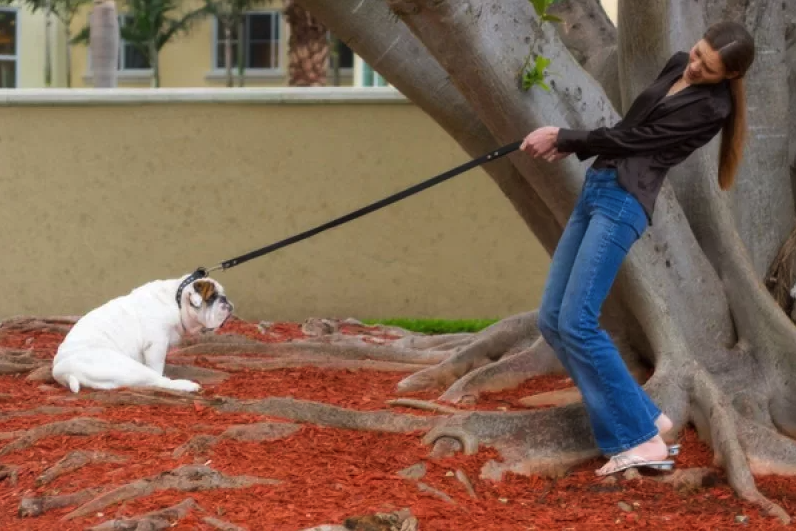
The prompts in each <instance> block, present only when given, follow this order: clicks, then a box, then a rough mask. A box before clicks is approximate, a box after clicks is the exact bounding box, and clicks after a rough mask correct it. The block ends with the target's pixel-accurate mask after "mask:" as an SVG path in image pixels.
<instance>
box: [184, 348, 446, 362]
mask: <svg viewBox="0 0 796 531" xmlns="http://www.w3.org/2000/svg"><path fill="white" fill-rule="evenodd" d="M196 354H207V355H212V354H224V355H225V354H258V355H262V356H271V357H274V358H279V357H287V358H289V357H300V358H301V357H315V356H322V357H328V358H335V359H347V360H380V361H395V362H399V363H416V364H420V365H433V364H435V363H439V362H440V361H442V360H444V359H446V358H447V357H448V355H449V353H448V352H436V351H430V352H425V351H416V350H410V349H401V348H393V347H391V346H373V345H327V344H322V343H253V344H248V343H247V344H244V345H241V344H237V343H231V344H230V343H219V344H212V345H205V344H201V343H200V344H195V345H192V346H189V347H185V348H181V349H179V350H176V351H174V352H173V355H175V356H188V355H196Z"/></svg>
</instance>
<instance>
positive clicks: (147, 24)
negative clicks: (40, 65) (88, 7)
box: [74, 0, 210, 87]
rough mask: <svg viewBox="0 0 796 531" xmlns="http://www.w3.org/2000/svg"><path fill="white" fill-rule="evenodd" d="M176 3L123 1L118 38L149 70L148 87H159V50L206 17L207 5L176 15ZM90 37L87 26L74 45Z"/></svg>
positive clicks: (167, 1) (178, 3)
mask: <svg viewBox="0 0 796 531" xmlns="http://www.w3.org/2000/svg"><path fill="white" fill-rule="evenodd" d="M179 7H180V0H127V2H126V8H127V9H126V11H125V18H124V24H121V25H120V33H121V36H122V39H124V40H125V42H126V43H128V44H130V45H131V46H133V47H135V48H136V49H137V50H138V51H139V52H140V53H141V54H142V55H143V56H144V58H145V59H146V61H147V63H148V64H149V66H150V67H151V68H152V86H153V87H159V86H160V65H159V61H158V57H159V54H160V50H161V49H162V48H163V47H164V46H165V45H166V44H168V43H169V41H170V40H171V39H172V38H174V37H176V36H177V35H180V34H185V33H188V32H189V31H190V30H191V29H192V27H193V24H194V23H195V22H197V21H199V20H201V19H203V18H204V17H206V16H207V15H208V14H210V10H209V9H208V7H207V5H202V6H201V7H198V8H196V9H192V10H190V11H187V12H185V13H179ZM90 38H91V35H90V30H89V28H88V27H86V28H84V29H83V31H82V32H81V33H80V35H78V36H77V37H75V39H74V42H84V41H88V40H89V39H90Z"/></svg>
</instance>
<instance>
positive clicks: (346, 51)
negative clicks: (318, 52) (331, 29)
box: [329, 35, 354, 68]
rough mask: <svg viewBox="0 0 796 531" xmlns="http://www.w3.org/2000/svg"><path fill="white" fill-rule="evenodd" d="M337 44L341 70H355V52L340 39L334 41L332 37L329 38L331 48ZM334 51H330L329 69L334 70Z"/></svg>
mask: <svg viewBox="0 0 796 531" xmlns="http://www.w3.org/2000/svg"><path fill="white" fill-rule="evenodd" d="M335 43H337V53H338V57H339V59H340V68H354V51H353V50H352V49H351V48H349V47H348V45H346V43H344V42H343V41H341V40H340V39H334V38H332V36H331V35H330V36H329V46H330V47H331V46H334V44H335ZM333 51H334V50H332V49H330V50H329V68H332V66H333V65H332V52H333Z"/></svg>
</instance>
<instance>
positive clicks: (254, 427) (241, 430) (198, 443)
mask: <svg viewBox="0 0 796 531" xmlns="http://www.w3.org/2000/svg"><path fill="white" fill-rule="evenodd" d="M299 429H301V426H299V425H298V424H290V423H287V422H261V423H257V424H238V425H234V426H230V427H229V428H227V429H226V430H224V432H223V433H222V434H221V435H218V436H216V435H206V434H203V435H196V436H194V437H192V438H191V439H190V440H189V441H188V442H186V443H185V444H183V445H182V446H180V447H178V448H177V449H176V450H174V453H173V454H172V456H173V457H174V458H175V459H178V458H180V457H182V456H183V455H185V454H186V453H191V454H199V455H202V454H206V453H207V452H209V451H210V448H211V447H213V446H215V445H216V444H218V443H219V442H221V441H222V440H223V439H233V440H236V441H245V442H262V441H276V440H278V439H284V438H286V437H290V436H291V435H293V434H294V433H296V432H297V431H298V430H299Z"/></svg>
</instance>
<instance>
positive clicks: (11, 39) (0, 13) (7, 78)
mask: <svg viewBox="0 0 796 531" xmlns="http://www.w3.org/2000/svg"><path fill="white" fill-rule="evenodd" d="M16 86H17V12H16V10H15V9H0V88H16Z"/></svg>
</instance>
